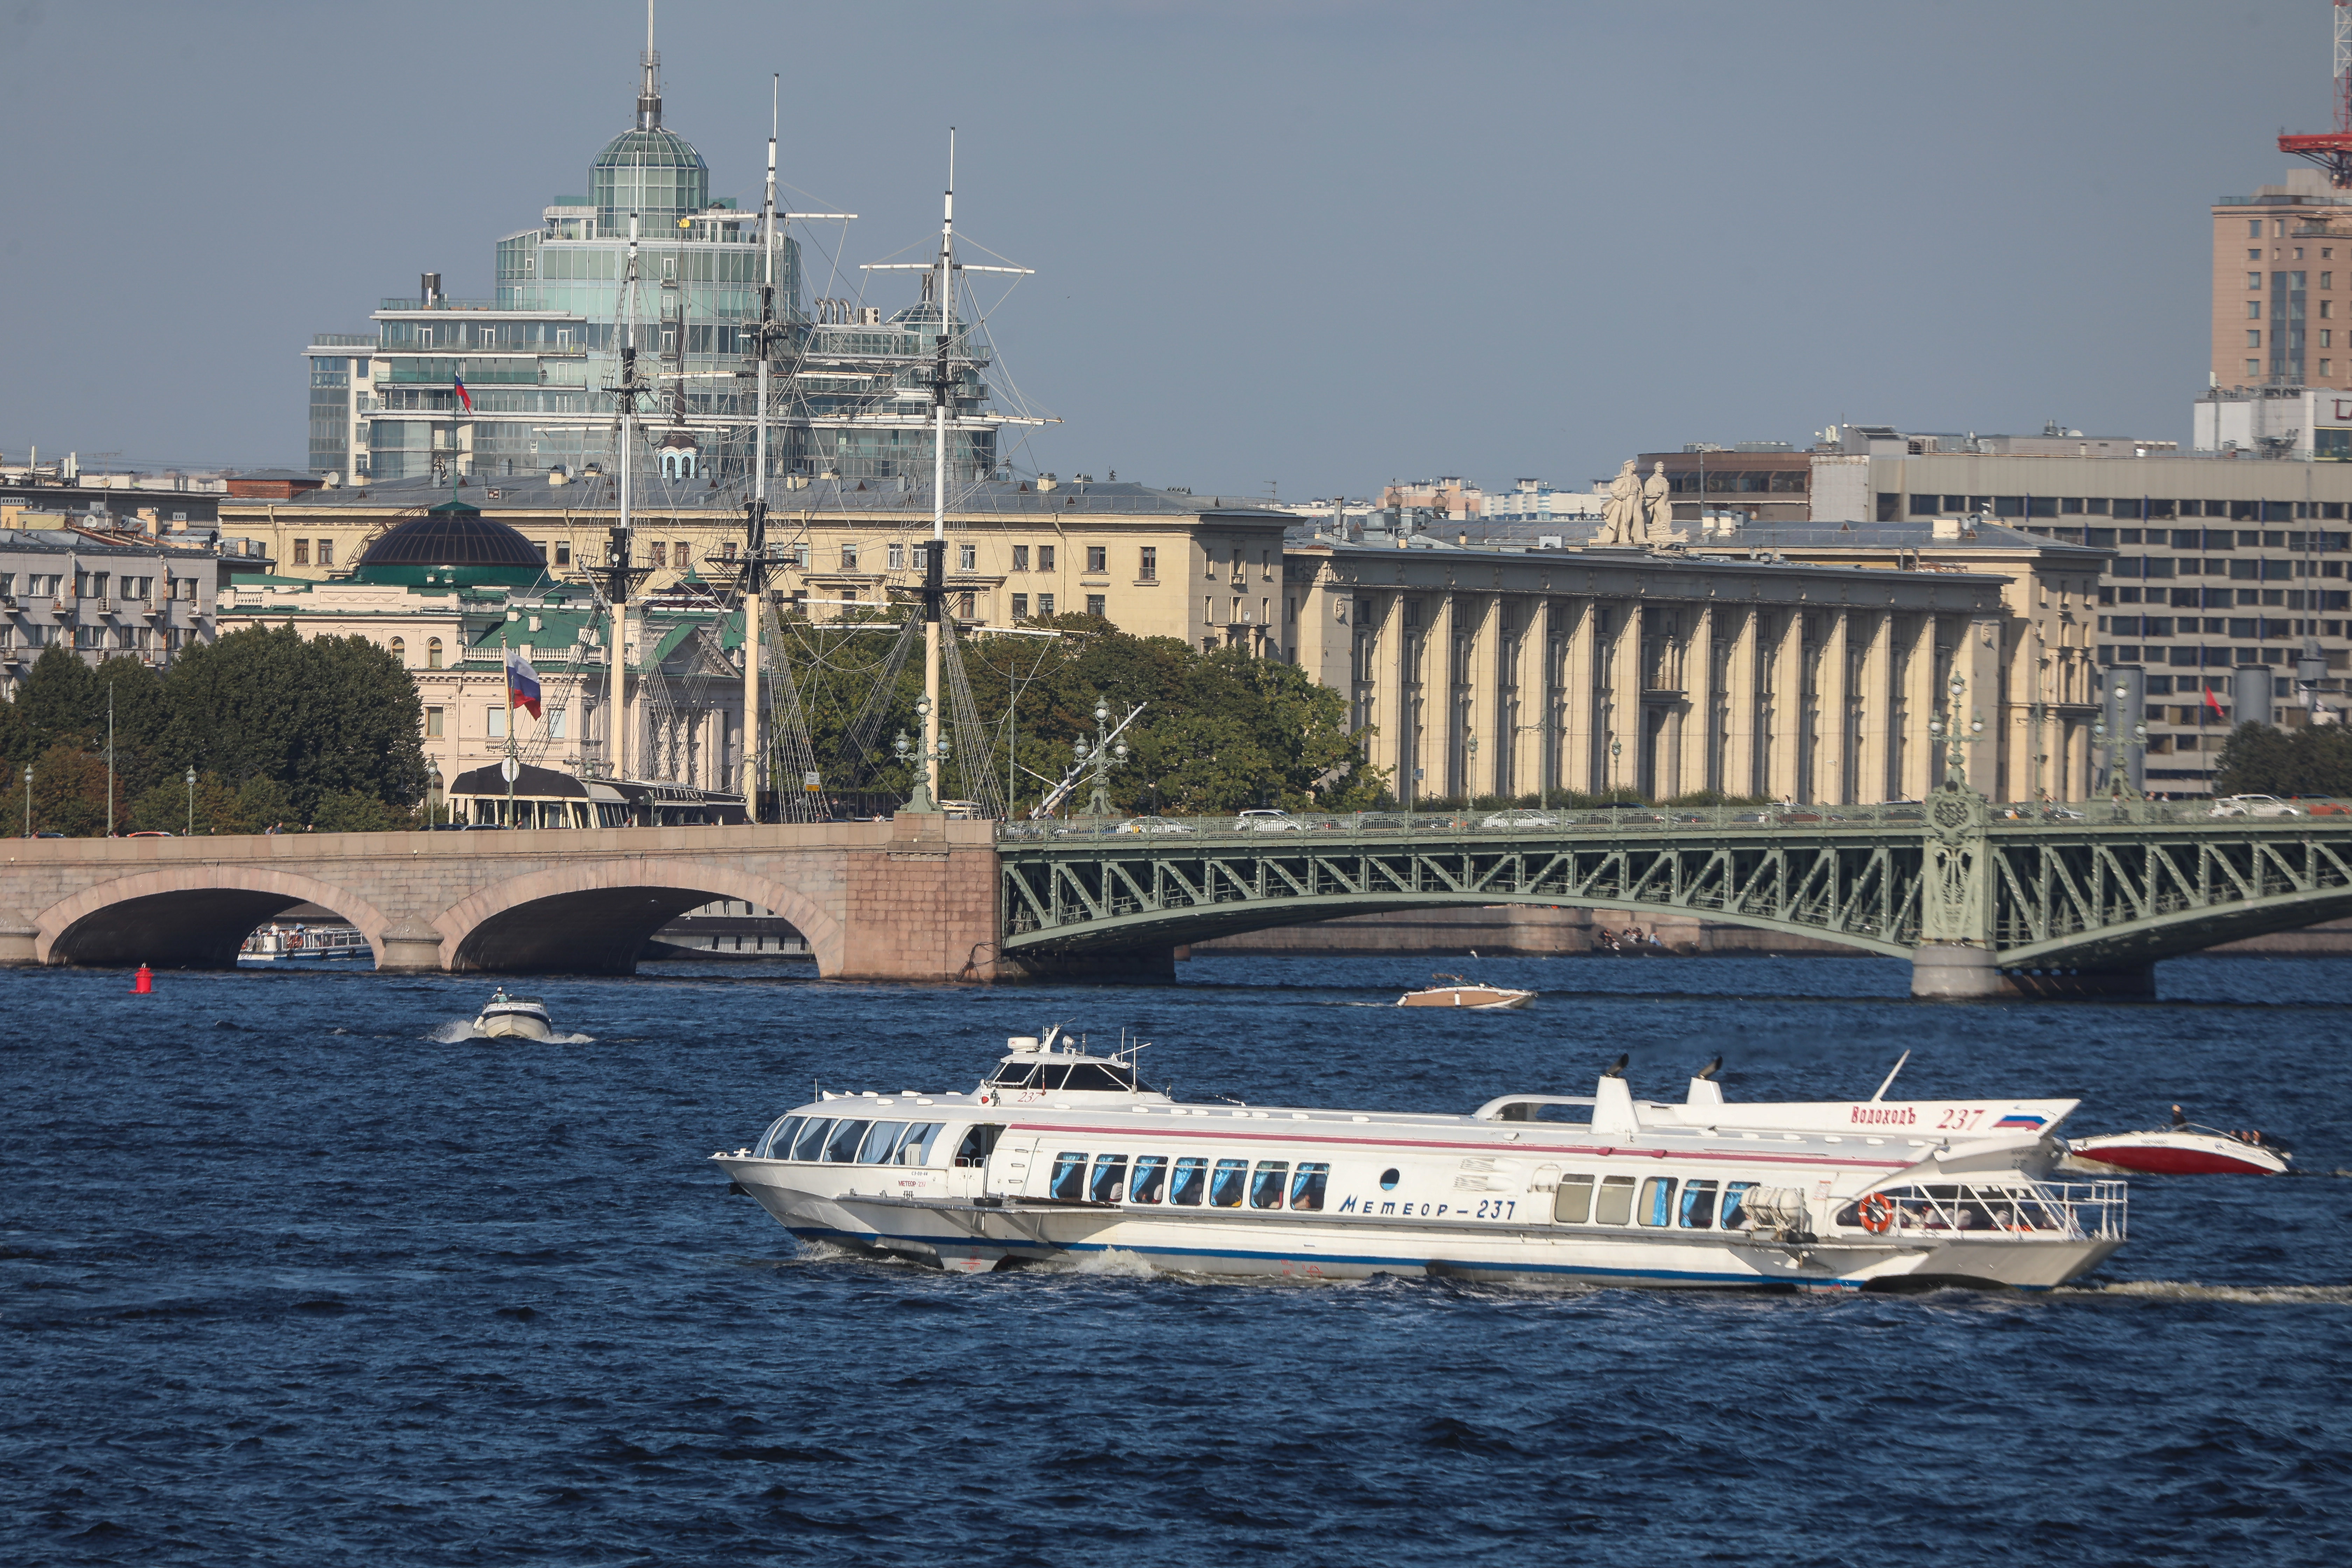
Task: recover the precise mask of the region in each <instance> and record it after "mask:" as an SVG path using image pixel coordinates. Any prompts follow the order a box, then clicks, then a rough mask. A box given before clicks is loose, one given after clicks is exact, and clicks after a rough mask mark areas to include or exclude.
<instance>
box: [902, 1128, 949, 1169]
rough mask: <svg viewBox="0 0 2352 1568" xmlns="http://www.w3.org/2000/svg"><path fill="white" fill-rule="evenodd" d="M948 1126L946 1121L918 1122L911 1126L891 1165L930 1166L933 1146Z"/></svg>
mask: <svg viewBox="0 0 2352 1568" xmlns="http://www.w3.org/2000/svg"><path fill="white" fill-rule="evenodd" d="M946 1125H947V1123H945V1122H944V1121H918V1122H914V1123H912V1124H910V1125H909V1126H908V1129H907V1136H906V1137H905V1138H904V1139H902V1140H901V1141H900V1142H899V1144H898V1153H897V1154H895V1155H893V1156H892V1157H891V1163H894V1164H899V1165H928V1164H929V1163H931V1145H932V1144H933V1143H935V1142H938V1141H939V1136H940V1128H942V1127H944V1126H946Z"/></svg>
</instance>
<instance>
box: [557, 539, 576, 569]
mask: <svg viewBox="0 0 2352 1568" xmlns="http://www.w3.org/2000/svg"><path fill="white" fill-rule="evenodd" d="M555 563H556V564H557V565H558V566H569V565H571V564H572V546H571V545H569V544H564V543H558V544H557V545H556V547H555Z"/></svg>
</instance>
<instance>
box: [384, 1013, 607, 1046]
mask: <svg viewBox="0 0 2352 1568" xmlns="http://www.w3.org/2000/svg"><path fill="white" fill-rule="evenodd" d="M425 1038H426V1039H428V1040H431V1041H432V1042H433V1043H434V1044H435V1045H439V1046H454V1045H457V1043H459V1042H460V1041H463V1040H487V1039H490V1038H492V1037H491V1036H488V1035H478V1034H476V1033H475V1032H474V1020H472V1019H471V1018H452V1019H450V1020H449V1021H448V1022H447V1023H446V1024H443V1025H441V1026H439V1027H437V1028H436V1029H435V1030H434V1031H433V1032H432V1033H431V1034H429V1035H427V1036H425ZM509 1038H513V1037H511V1036H509ZM595 1040H596V1037H595V1036H593V1035H550V1036H548V1037H547V1038H545V1039H543V1040H524V1041H522V1044H524V1045H530V1046H586V1045H593V1044H594V1043H595Z"/></svg>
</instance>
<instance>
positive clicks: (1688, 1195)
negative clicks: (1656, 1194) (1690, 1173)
mask: <svg viewBox="0 0 2352 1568" xmlns="http://www.w3.org/2000/svg"><path fill="white" fill-rule="evenodd" d="M1680 1217H1681V1221H1682V1227H1683V1228H1684V1229H1685V1230H1706V1229H1708V1228H1710V1227H1712V1226H1714V1224H1715V1184H1714V1183H1713V1182H1685V1183H1684V1184H1683V1206H1682V1208H1681V1210H1680Z"/></svg>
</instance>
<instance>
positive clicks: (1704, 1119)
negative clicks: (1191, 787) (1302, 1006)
mask: <svg viewBox="0 0 2352 1568" xmlns="http://www.w3.org/2000/svg"><path fill="white" fill-rule="evenodd" d="M1008 1046H1009V1047H1010V1048H1009V1050H1008V1051H1007V1053H1006V1055H1005V1056H1004V1057H1003V1059H1002V1060H1001V1061H1000V1063H999V1064H998V1066H997V1068H996V1070H995V1071H994V1072H993V1073H992V1075H991V1076H990V1077H989V1078H988V1079H984V1080H983V1081H982V1082H981V1083H980V1084H979V1085H977V1086H976V1087H975V1088H974V1089H972V1090H971V1091H970V1092H968V1093H952V1092H942V1093H921V1092H918V1091H914V1090H902V1091H900V1092H898V1093H896V1094H884V1093H879V1092H877V1091H874V1090H865V1091H861V1092H858V1093H855V1094H836V1093H831V1092H827V1093H824V1094H821V1095H820V1096H819V1098H818V1099H817V1100H814V1101H812V1102H811V1103H809V1104H806V1105H803V1106H800V1107H798V1108H796V1109H794V1110H790V1111H787V1112H786V1113H785V1114H783V1115H782V1116H780V1117H778V1118H777V1119H776V1120H775V1121H774V1122H773V1123H772V1125H771V1126H770V1127H769V1128H768V1129H767V1131H765V1133H764V1134H763V1135H762V1136H761V1139H760V1140H759V1142H757V1144H756V1145H747V1146H745V1147H744V1148H741V1149H739V1150H737V1151H736V1152H733V1153H732V1154H728V1153H719V1154H714V1155H713V1156H712V1158H713V1159H714V1160H716V1161H717V1162H718V1163H719V1165H720V1166H721V1168H723V1169H724V1170H725V1171H726V1172H727V1173H728V1174H729V1175H730V1177H731V1178H732V1179H733V1181H734V1183H735V1184H736V1186H737V1187H738V1188H740V1190H741V1191H743V1192H745V1193H748V1194H751V1196H752V1197H754V1198H756V1199H758V1200H759V1202H760V1204H761V1206H762V1207H764V1208H765V1209H766V1210H767V1211H768V1212H769V1214H770V1215H772V1216H773V1217H774V1218H775V1219H776V1220H777V1221H778V1222H780V1223H781V1224H782V1225H783V1226H784V1227H785V1228H786V1229H788V1230H790V1231H791V1232H792V1233H793V1235H794V1236H795V1237H800V1238H801V1239H803V1240H806V1241H824V1242H832V1243H838V1244H845V1245H847V1246H851V1247H858V1248H863V1249H866V1250H870V1251H874V1252H877V1253H887V1254H897V1255H901V1256H906V1257H910V1258H919V1259H921V1260H923V1261H927V1262H934V1263H937V1264H940V1265H941V1266H943V1267H946V1268H959V1269H965V1270H982V1269H989V1268H999V1267H1003V1266H1007V1265H1017V1264H1021V1263H1029V1262H1044V1261H1047V1260H1051V1259H1054V1258H1063V1257H1068V1256H1072V1255H1084V1254H1088V1253H1097V1254H1099V1253H1108V1252H1116V1253H1121V1254H1127V1255H1131V1256H1133V1257H1135V1258H1139V1259H1142V1260H1144V1261H1146V1262H1148V1263H1150V1265H1152V1266H1154V1267H1157V1268H1168V1269H1177V1270H1184V1271H1191V1272H1200V1273H1207V1274H1237V1275H1279V1276H1290V1277H1299V1278H1308V1279H1316V1278H1320V1279H1361V1278H1366V1277H1369V1276H1371V1275H1377V1274H1384V1273H1386V1274H1428V1275H1442V1276H1453V1277H1459V1278H1464V1279H1489V1280H1512V1281H1542V1280H1553V1281H1570V1282H1583V1283H1591V1284H1598V1285H1668V1286H1704V1287H1737V1286H1783V1287H1798V1288H1816V1289H1859V1288H1862V1287H1864V1286H1873V1285H1880V1286H1885V1285H1895V1284H1903V1283H1908V1284H1925V1283H1965V1284H1978V1285H2005V1286H2017V1287H2023V1288H2042V1287H2049V1286H2053V1285H2059V1284H2063V1283H2064V1282H2065V1281H2067V1280H2069V1279H2074V1278H2076V1277H2078V1276H2079V1275H2081V1274H2083V1273H2084V1272H2085V1271H2087V1270H2088V1269H2090V1268H2094V1267H2095V1266H2096V1265H2097V1264H2098V1263H2099V1262H2100V1261H2101V1260H2103V1259H2104V1258H2106V1257H2107V1256H2108V1255H2109V1254H2110V1253H2112V1252H2114V1251H2115V1249H2116V1247H2120V1246H2121V1245H2122V1244H2123V1241H2124V1235H2125V1206H2126V1194H2125V1189H2124V1185H2123V1184H2122V1183H2120V1182H2096V1183H2086V1184H2055V1183H2053V1182H2050V1181H2048V1180H2046V1179H2045V1178H2046V1176H2047V1174H2048V1173H2049V1172H2050V1171H2051V1170H2052V1168H2053V1166H2054V1164H2055V1163H2056V1160H2057V1158H2058V1156H2059V1153H2060V1145H2059V1143H2058V1142H2057V1141H2056V1139H2055V1137H2054V1134H2053V1131H2052V1130H2053V1128H2054V1127H2055V1126H2056V1125H2057V1124H2058V1122H2060V1121H2063V1119H2064V1118H2065V1117H2066V1116H2067V1115H2068V1114H2069V1113H2070V1112H2072V1111H2073V1110H2074V1106H2075V1103H2076V1102H2075V1101H2074V1100H1998V1099H1986V1100H1973V1101H1966V1102H1962V1101H1944V1100H1918V1101H1900V1102H1897V1101H1886V1100H1867V1101H1826V1102H1810V1103H1769V1102H1765V1103H1742V1102H1733V1101H1728V1100H1725V1099H1724V1097H1723V1094H1722V1090H1721V1089H1720V1087H1719V1086H1718V1085H1717V1083H1716V1082H1715V1081H1714V1079H1712V1077H1711V1076H1710V1075H1709V1074H1706V1073H1703V1074H1701V1075H1700V1076H1699V1077H1697V1078H1695V1079H1692V1080H1691V1083H1690V1087H1689V1090H1688V1093H1687V1096H1686V1098H1685V1100H1683V1101H1681V1102H1680V1103H1657V1102H1653V1101H1640V1100H1634V1099H1633V1095H1632V1093H1631V1091H1630V1089H1628V1087H1627V1085H1626V1082H1625V1080H1624V1079H1623V1078H1622V1077H1620V1076H1617V1069H1614V1068H1612V1070H1611V1073H1610V1075H1608V1076H1604V1077H1603V1078H1602V1079H1601V1081H1600V1083H1599V1085H1598V1086H1597V1088H1596V1091H1595V1092H1594V1093H1593V1094H1592V1095H1591V1096H1563V1095H1540V1094H1521V1095H1507V1096H1504V1097H1502V1098H1501V1099H1498V1100H1493V1101H1490V1102H1489V1103H1487V1104H1486V1105H1484V1106H1481V1107H1479V1108H1478V1109H1477V1110H1475V1111H1473V1112H1471V1113H1469V1114H1467V1115H1443V1114H1410V1113H1408V1114H1399V1113H1394V1112H1380V1111H1367V1110H1326V1109H1298V1108H1292V1107H1286V1106H1264V1107H1260V1106H1249V1105H1241V1104H1234V1103H1221V1104H1215V1105H1196V1104H1184V1103H1180V1102H1178V1101H1176V1100H1171V1098H1170V1097H1169V1096H1168V1095H1166V1094H1164V1093H1161V1092H1160V1091H1158V1090H1155V1089H1149V1088H1147V1087H1145V1086H1144V1085H1143V1083H1142V1082H1141V1081H1140V1079H1139V1077H1138V1075H1137V1072H1136V1065H1135V1057H1134V1053H1133V1052H1131V1051H1129V1052H1121V1053H1117V1054H1113V1055H1110V1056H1097V1055H1093V1054H1090V1053H1088V1052H1087V1051H1085V1050H1083V1049H1073V1048H1071V1047H1069V1046H1068V1044H1067V1043H1066V1041H1061V1040H1057V1039H1056V1037H1055V1036H1054V1035H1053V1034H1051V1033H1049V1034H1048V1035H1047V1036H1046V1037H1044V1038H1043V1039H1033V1038H1027V1037H1021V1038H1015V1039H1013V1040H1011V1041H1009V1042H1008ZM1882 1092H1883V1090H1882Z"/></svg>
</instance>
